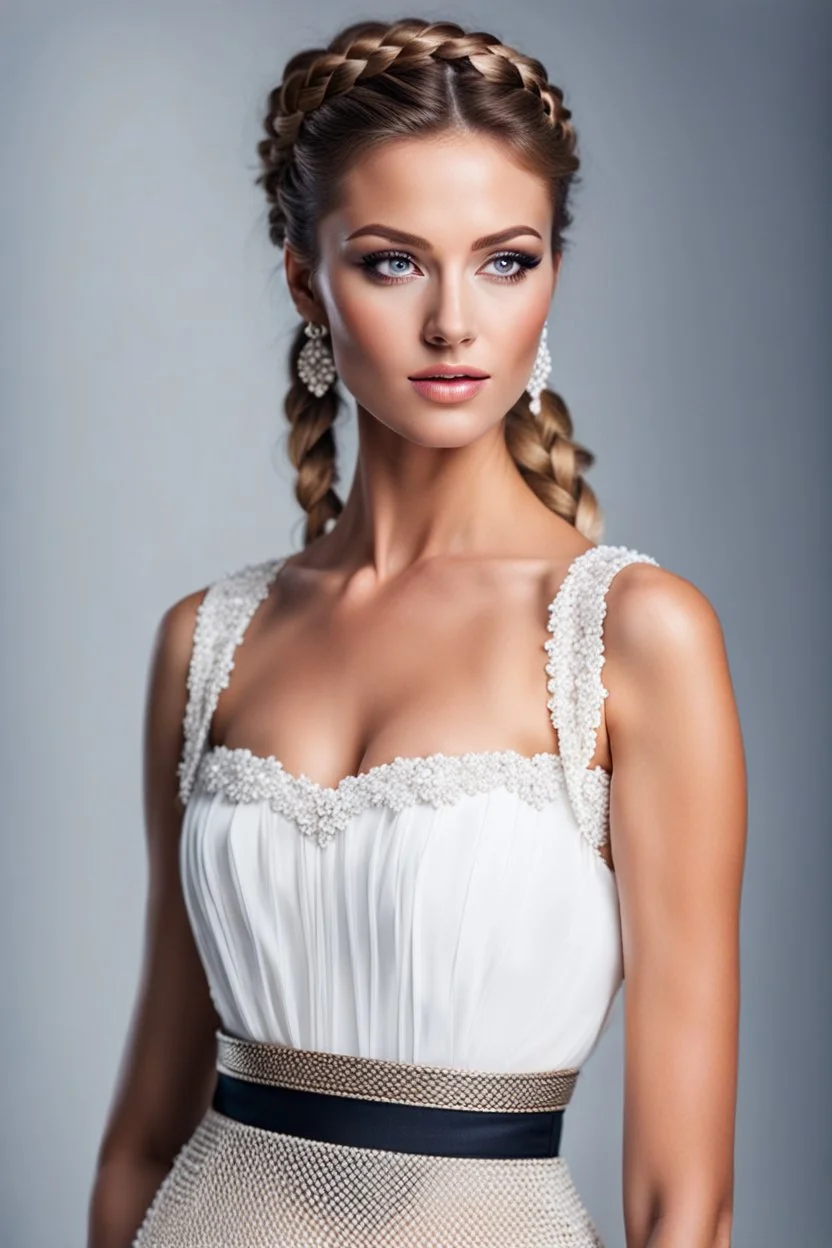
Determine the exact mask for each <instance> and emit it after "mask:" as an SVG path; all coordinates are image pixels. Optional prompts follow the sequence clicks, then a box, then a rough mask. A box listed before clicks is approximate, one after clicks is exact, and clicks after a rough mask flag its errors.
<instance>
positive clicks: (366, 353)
mask: <svg viewBox="0 0 832 1248" xmlns="http://www.w3.org/2000/svg"><path fill="white" fill-rule="evenodd" d="M331 293H332V297H333V298H332V303H331V306H330V309H329V312H330V325H331V330H332V341H333V349H334V353H335V357H336V366H337V367H338V372H339V374H340V376H341V377H342V378H343V380H344V382H345V383H346V384H347V386H348V387H349V388H350V389H352V390H353V393H355V390H354V388H353V387H352V386H350V382H351V381H352V382H355V383H357V384H359V385H360V386H361V387H362V388H363V389H365V390H366V388H367V385H368V383H369V385H370V387H371V389H372V388H375V387H376V386H378V385H379V384H380V385H381V386H383V385H384V377H385V374H386V373H390V372H397V373H398V372H401V368H397V367H396V365H397V361H398V360H406V359H410V358H412V355H413V344H414V342H415V341H417V340H418V330H419V326H418V315H417V313H416V309H415V307H414V306H413V301H412V300H408V299H407V298H398V299H396V298H393V299H391V298H390V292H389V291H387V290H378V291H377V290H374V289H373V288H370V289H368V288H367V286H366V285H364V286H363V288H362V289H355V287H354V285H353V284H352V283H345V284H344V285H343V286H341V287H340V289H339V288H338V287H335V286H333V288H332V291H331ZM385 295H386V296H387V297H386V298H384V296H385ZM374 378H375V382H374V381H373V379H374Z"/></svg>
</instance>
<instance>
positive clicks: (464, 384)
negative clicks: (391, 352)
mask: <svg viewBox="0 0 832 1248" xmlns="http://www.w3.org/2000/svg"><path fill="white" fill-rule="evenodd" d="M408 380H409V381H410V384H411V385H412V387H413V389H414V390H415V391H416V393H417V394H420V395H421V396H422V398H423V399H427V400H428V401H429V402H431V403H464V402H466V400H468V399H473V398H474V396H475V395H477V394H479V392H480V390H482V388H483V386H484V385H485V383H486V382H487V381H488V380H489V377H488V373H484V372H482V371H481V370H480V369H478V368H476V369H475V368H465V369H461V368H453V367H451V366H448V367H444V368H443V367H442V366H441V365H440V366H438V367H437V366H434V367H433V368H424V369H422V371H421V372H419V373H412V374H411V376H410V377H409V379H408Z"/></svg>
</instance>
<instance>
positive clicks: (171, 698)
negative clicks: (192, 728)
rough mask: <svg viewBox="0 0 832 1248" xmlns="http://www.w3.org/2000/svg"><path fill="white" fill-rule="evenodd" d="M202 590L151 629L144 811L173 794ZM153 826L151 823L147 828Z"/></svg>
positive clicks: (184, 599) (171, 608)
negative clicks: (153, 631)
mask: <svg viewBox="0 0 832 1248" xmlns="http://www.w3.org/2000/svg"><path fill="white" fill-rule="evenodd" d="M207 591H208V586H204V587H203V588H201V589H198V590H194V591H193V592H192V593H189V594H186V595H184V596H183V597H182V598H179V599H177V600H176V601H175V602H174V603H172V604H171V605H170V606H169V607H167V609H166V610H165V611H164V612H163V614H162V615H161V617H160V619H159V622H158V624H157V626H156V633H155V636H154V639H153V647H152V653H151V659H150V667H149V671H148V678H147V690H146V698H145V723H144V729H145V732H144V745H145V748H144V760H145V793H146V800H147V804H148V808H149V809H148V813H150V811H151V810H152V808H153V807H155V806H156V805H157V804H158V803H159V802H160V801H161V802H162V803H163V804H166V803H167V800H168V799H169V797H170V795H171V794H175V792H176V789H177V785H176V767H177V764H178V761H179V757H180V754H181V750H182V740H183V721H184V717H185V710H186V707H187V702H188V674H189V670H190V664H191V655H192V653H193V646H194V633H195V630H196V625H197V619H198V616H199V608H200V605H201V603H202V601H203V599H204V598H205V595H206V593H207ZM157 826H158V824H157V823H155V822H153V821H151V823H150V830H151V834H152V829H154V828H156V827H157Z"/></svg>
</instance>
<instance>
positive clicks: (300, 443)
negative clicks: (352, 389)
mask: <svg viewBox="0 0 832 1248" xmlns="http://www.w3.org/2000/svg"><path fill="white" fill-rule="evenodd" d="M306 341H307V338H306V335H305V334H304V332H303V326H299V327H298V329H297V330H296V331H295V336H294V339H293V341H292V345H291V347H290V350H289V366H290V374H291V384H290V386H289V390H288V391H287V394H286V399H285V401H284V404H283V410H284V412H285V414H286V418H287V419H288V421H289V425H290V429H289V437H288V451H289V459H290V461H291V463H292V466H293V467H294V468H296V469H297V474H298V475H297V479H296V481H295V498H296V499H297V501H298V502H299V503H300V505H301V507H302V508H303V510H304V512H305V513H306V524H305V528H304V545H307V546H308V545H309V543H310V542H311V541H313V540H314V539H315V538H316V537H317V536H318V534H319V533H323V532H324V530H325V526H326V525H327V523H328V522H329V521H330V520H337V518H338V516H339V515H340V514H341V511H342V510H343V507H344V504H343V502H342V500H341V498H340V497H339V495H338V494H337V492H336V491H335V489H334V486H335V483H336V482H337V481H338V468H337V465H336V462H335V435H334V432H333V425H334V424H335V419H336V417H337V415H338V411H339V408H340V406H341V396H340V395H339V393H338V391H337V390H336V389H335V387H334V386H331V387H330V388H329V390H327V391H326V393H325V394H322V395H321V396H320V397H318V396H316V395H314V394H312V393H311V391H309V390H308V389H307V387H306V386H305V385H304V383H303V382H302V381H301V379H300V376H299V375H298V357H299V355H300V353H301V350H302V349H303V346H304V344H305V343H306Z"/></svg>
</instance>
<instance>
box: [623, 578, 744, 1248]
mask: <svg viewBox="0 0 832 1248" xmlns="http://www.w3.org/2000/svg"><path fill="white" fill-rule="evenodd" d="M604 640H605V647H604V648H605V659H606V662H605V667H604V684H605V686H606V688H607V689H608V690H609V697H608V698H607V700H606V702H605V709H606V723H607V729H608V732H609V739H610V749H611V752H612V760H613V776H612V780H611V788H610V839H611V848H612V854H613V862H614V866H615V870H616V879H617V881H618V890H619V898H620V902H621V926H622V939H623V949H624V975H625V981H624V983H625V988H624V1000H625V1007H624V1008H625V1051H626V1056H625V1090H624V1175H623V1177H624V1218H625V1225H626V1235H627V1248H728V1246H729V1245H730V1242H731V1221H732V1203H733V1177H734V1117H735V1106H736V1083H737V1039H738V1014H739V911H740V894H741V886H742V872H743V864H744V858H745V836H746V815H747V799H746V771H745V755H744V749H743V742H742V736H741V731H740V725H739V716H738V713H737V707H736V703H735V700H734V693H733V687H732V682H731V676H730V672H729V667H728V659H727V655H726V650H725V643H724V639H723V635H722V629H721V626H720V622H719V619H718V617H717V615H716V612H715V611H714V609H713V607H712V606H711V604H710V602H709V601H708V599H707V598H706V597H705V596H704V595H703V594H702V593H701V592H700V591H699V590H698V589H697V588H696V587H695V586H694V585H692V584H691V583H690V582H689V581H686V580H684V579H683V578H682V577H679V576H676V575H675V574H673V573H671V572H669V571H667V570H665V569H663V568H657V567H654V566H652V565H649V564H635V565H630V566H629V567H628V568H626V569H622V572H620V573H619V574H618V576H617V577H615V578H614V580H613V582H612V585H611V587H610V590H609V593H608V602H607V616H606V622H605V638H604Z"/></svg>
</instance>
